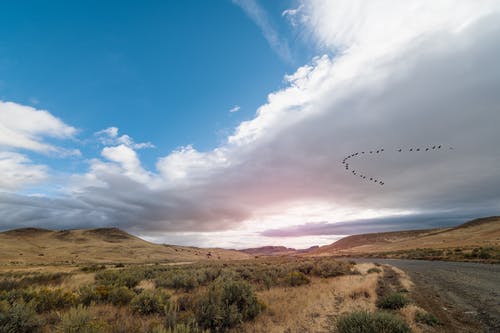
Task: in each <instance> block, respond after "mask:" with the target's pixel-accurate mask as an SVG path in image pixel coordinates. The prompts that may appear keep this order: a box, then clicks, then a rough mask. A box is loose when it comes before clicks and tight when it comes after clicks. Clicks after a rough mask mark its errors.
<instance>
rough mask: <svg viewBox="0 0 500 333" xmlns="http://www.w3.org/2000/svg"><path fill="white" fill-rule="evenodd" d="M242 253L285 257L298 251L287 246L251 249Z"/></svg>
mask: <svg viewBox="0 0 500 333" xmlns="http://www.w3.org/2000/svg"><path fill="white" fill-rule="evenodd" d="M240 252H243V253H247V254H251V255H253V256H283V255H291V254H295V253H296V252H297V250H295V249H292V248H289V247H285V246H262V247H255V248H250V249H243V250H240Z"/></svg>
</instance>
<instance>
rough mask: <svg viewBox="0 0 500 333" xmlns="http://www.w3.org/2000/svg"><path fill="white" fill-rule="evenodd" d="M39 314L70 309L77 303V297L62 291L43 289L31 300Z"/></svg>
mask: <svg viewBox="0 0 500 333" xmlns="http://www.w3.org/2000/svg"><path fill="white" fill-rule="evenodd" d="M31 303H32V304H33V306H34V308H35V310H36V311H37V312H39V313H40V312H48V311H52V310H62V309H65V308H69V307H71V306H73V305H74V304H75V303H76V296H75V295H74V294H73V293H71V292H67V291H63V290H62V289H54V290H52V289H41V290H40V291H38V292H37V293H35V295H34V297H33V299H32V300H31Z"/></svg>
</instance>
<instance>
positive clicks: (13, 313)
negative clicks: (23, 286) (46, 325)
mask: <svg viewBox="0 0 500 333" xmlns="http://www.w3.org/2000/svg"><path fill="white" fill-rule="evenodd" d="M42 326H43V321H42V320H41V319H40V317H39V316H38V315H37V314H36V312H35V310H34V309H33V307H32V306H31V305H28V304H25V303H23V302H21V303H14V304H12V305H9V304H8V303H6V302H1V303H0V333H36V332H40V331H41V329H42Z"/></svg>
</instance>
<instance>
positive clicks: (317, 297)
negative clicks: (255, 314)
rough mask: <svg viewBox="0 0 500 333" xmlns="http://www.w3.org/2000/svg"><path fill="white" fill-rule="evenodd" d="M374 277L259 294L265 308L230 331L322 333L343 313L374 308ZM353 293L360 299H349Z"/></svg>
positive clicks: (346, 278) (343, 278) (316, 280)
mask: <svg viewBox="0 0 500 333" xmlns="http://www.w3.org/2000/svg"><path fill="white" fill-rule="evenodd" d="M370 267H373V265H372V264H360V265H357V268H358V270H360V271H366V270H367V269H369V268H370ZM377 277H378V274H368V275H349V276H341V277H337V278H334V279H321V278H313V279H312V281H311V284H309V285H305V286H300V287H295V288H282V287H277V288H272V289H270V290H267V291H262V292H259V293H258V296H259V299H261V300H262V301H263V302H264V303H266V304H267V306H268V309H267V310H266V311H265V313H264V314H262V315H261V316H259V318H258V319H257V320H255V321H253V322H249V323H246V324H244V325H243V326H242V327H240V328H238V329H236V330H234V331H233V332H248V333H249V332H255V333H278V332H279V333H283V332H288V333H295V332H297V333H299V332H301V333H302V332H323V331H325V329H327V328H328V327H332V326H333V321H334V318H335V317H336V316H338V315H340V314H342V313H346V312H352V311H355V310H360V309H365V310H370V311H371V310H374V309H375V296H374V295H375V287H376V285H377ZM353 294H361V295H363V296H362V297H352V295H353ZM364 295H368V297H365V296H364Z"/></svg>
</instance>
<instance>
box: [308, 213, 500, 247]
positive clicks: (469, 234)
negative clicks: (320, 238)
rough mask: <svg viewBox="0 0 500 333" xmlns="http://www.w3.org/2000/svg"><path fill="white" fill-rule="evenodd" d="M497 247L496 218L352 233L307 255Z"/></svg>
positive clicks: (499, 233)
mask: <svg viewBox="0 0 500 333" xmlns="http://www.w3.org/2000/svg"><path fill="white" fill-rule="evenodd" d="M478 246H480V247H488V246H495V247H498V246H500V217H499V216H494V217H488V218H481V219H476V220H473V221H470V222H466V223H464V224H461V225H459V226H457V227H453V228H440V229H427V230H411V231H394V232H383V233H372V234H362V235H353V236H348V237H345V238H342V239H340V240H338V241H337V242H335V243H333V244H330V245H326V246H322V247H320V248H318V249H317V250H314V251H310V252H309V253H308V254H310V255H343V254H349V255H352V254H356V253H360V254H361V253H375V252H388V251H401V250H410V249H418V248H420V249H422V248H436V249H438V248H439V249H445V248H452V247H465V248H470V247H478Z"/></svg>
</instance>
